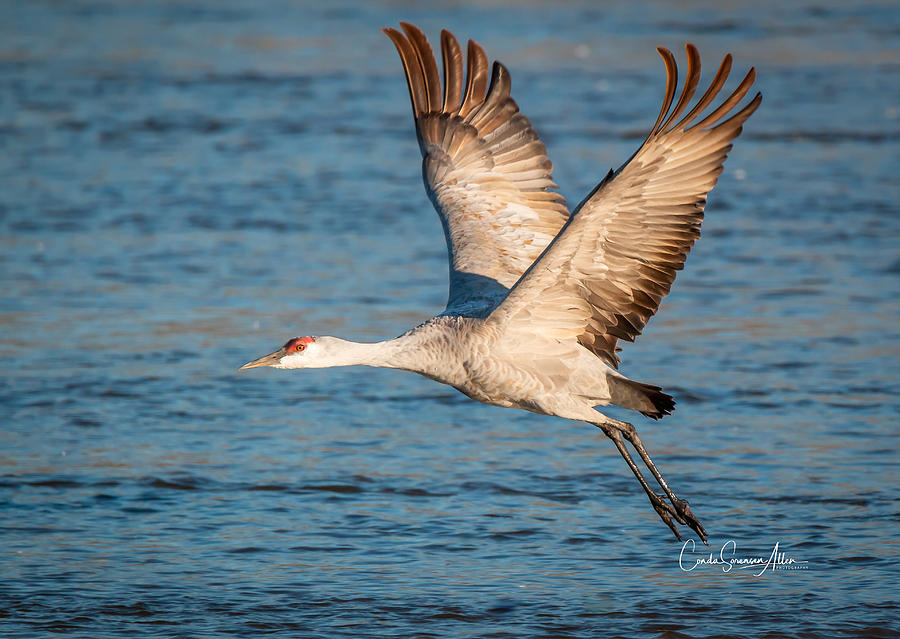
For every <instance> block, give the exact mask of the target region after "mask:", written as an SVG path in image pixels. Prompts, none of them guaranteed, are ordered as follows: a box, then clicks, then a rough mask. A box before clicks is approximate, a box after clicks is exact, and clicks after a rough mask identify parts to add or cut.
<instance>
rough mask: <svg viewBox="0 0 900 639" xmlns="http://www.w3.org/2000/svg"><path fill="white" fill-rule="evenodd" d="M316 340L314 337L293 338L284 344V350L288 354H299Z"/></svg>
mask: <svg viewBox="0 0 900 639" xmlns="http://www.w3.org/2000/svg"><path fill="white" fill-rule="evenodd" d="M315 341H316V339H315V338H314V337H295V338H293V339H289V340H288V341H287V342H285V343H284V347H283V348H284V350H285V351H287V352H288V353H299V352H301V351H303V350H306V345H307V344H312V343H313V342H315Z"/></svg>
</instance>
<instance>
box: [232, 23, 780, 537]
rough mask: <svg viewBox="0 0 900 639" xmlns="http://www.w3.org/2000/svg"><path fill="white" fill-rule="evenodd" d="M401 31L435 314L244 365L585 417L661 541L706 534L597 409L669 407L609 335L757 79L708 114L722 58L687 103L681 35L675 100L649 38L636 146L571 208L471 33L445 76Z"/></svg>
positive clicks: (725, 143) (651, 272)
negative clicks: (649, 94)
mask: <svg viewBox="0 0 900 639" xmlns="http://www.w3.org/2000/svg"><path fill="white" fill-rule="evenodd" d="M400 27H401V28H402V31H400V30H397V29H393V28H387V29H384V33H385V34H387V36H388V37H389V38H390V39H391V40H392V41H393V43H394V45H395V46H396V47H397V51H398V52H399V53H400V59H401V61H402V63H403V69H404V71H405V72H406V80H407V84H408V87H409V95H410V99H411V101H412V110H413V116H414V118H415V128H416V136H417V138H418V141H419V147H420V148H421V151H422V155H423V158H424V159H423V163H422V173H423V177H424V181H425V189H426V191H427V192H428V196H429V198H430V199H431V202H432V204H433V205H434V208H435V209H436V210H437V213H438V215H439V216H440V219H441V223H442V226H443V229H444V236H445V239H446V242H447V249H448V253H449V262H450V292H449V296H448V301H447V306H446V308H445V309H444V311H443V312H442V313H440V314H439V315H437V316H435V317H433V318H431V319H430V320H428V321H426V322H425V323H423V324H421V325H419V326H417V327H415V328H413V329H412V330H410V331H408V332H406V333H404V334H403V335H401V336H399V337H397V338H395V339H390V340H386V341H383V342H378V343H358V342H352V341H347V340H343V339H338V338H336V337H325V336H316V337H295V338H293V339H290V340H288V341H287V342H286V343H285V344H284V346H282V347H281V348H279V349H278V350H277V351H275V352H274V353H271V354H269V355H266V356H264V357H261V358H259V359H256V360H254V361H252V362H249V363H247V364H245V365H244V366H242V367H241V369H242V370H243V369H247V368H256V367H260V366H271V367H273V368H283V369H292V368H322V367H330V366H352V365H363V366H381V367H387V368H397V369H403V370H408V371H412V372H415V373H419V374H420V375H424V376H426V377H429V378H431V379H433V380H435V381H438V382H441V383H443V384H448V385H450V386H453V387H454V388H456V389H457V390H459V391H460V392H462V393H463V394H465V395H467V396H468V397H471V398H472V399H475V400H477V401H480V402H484V403H486V404H492V405H495V406H503V407H509V408H522V409H525V410H528V411H532V412H535V413H540V414H543V415H555V416H557V417H563V418H566V419H573V420H581V421H584V422H587V423H589V424H593V425H594V426H596V427H598V428H599V429H600V430H602V431H603V433H604V434H605V435H606V436H607V437H609V438H610V439H611V440H612V442H613V444H615V446H616V448H617V449H618V451H619V453H620V454H621V455H622V457H623V458H624V460H625V462H626V463H627V464H628V466H629V468H630V469H631V471H632V473H634V475H635V477H636V478H637V480H638V482H640V485H641V487H642V488H643V490H644V492H646V494H647V497H648V498H649V500H650V503H651V504H652V506H653V509H654V510H655V511H656V513H657V514H658V515H659V517H660V518H661V519H662V520H663V522H665V523H666V524H667V525H668V526H669V528H670V529H671V530H672V532H673V533H674V534H675V536H676V537H677V538H678V539H681V535H680V532H679V528H678V526H677V524H681V525H684V526H687V527H689V528H690V529H692V530H693V531H694V532H695V533H696V534H697V535H698V536H699V537H700V538H701V539H702V540H703V541H704V542H706V539H707V537H706V531H705V530H704V528H703V526H702V525H701V523H700V521H699V520H698V519H697V518H696V516H695V515H694V514H693V512H692V511H691V508H690V506H689V504H688V502H687V501H686V500H684V499H681V498H679V497H678V496H676V494H675V493H674V492H673V491H672V489H671V488H670V487H669V485H668V484H667V483H666V480H665V479H664V478H663V476H662V474H661V473H660V472H659V470H657V468H656V466H655V465H654V463H653V461H652V460H651V459H650V455H649V453H648V452H647V449H646V448H645V447H644V444H643V442H642V441H641V438H640V437H639V436H638V434H637V431H636V430H635V428H634V426H633V425H632V424H630V423H628V422H624V421H620V420H617V419H612V418H610V417H607V416H606V415H604V414H603V413H601V412H599V411H598V410H596V407H598V406H609V405H611V404H615V405H617V406H621V407H624V408H626V409H630V410H634V411H637V412H639V413H641V414H643V415H645V416H647V417H650V418H653V419H659V418H661V417H663V416H664V415H668V414H670V413H671V412H672V410H673V409H674V406H675V401H674V400H673V398H672V397H671V396H670V395H667V394H666V393H664V392H663V391H662V390H661V388H660V387H659V386H654V385H651V384H646V383H642V382H638V381H634V380H631V379H629V378H627V377H625V376H624V375H623V374H622V373H620V372H619V371H618V366H619V362H620V360H619V356H618V352H619V351H620V350H621V349H620V348H619V347H618V343H619V341H620V340H624V341H628V342H631V341H634V339H635V338H636V337H637V336H638V335H640V333H641V331H642V330H643V328H644V326H645V325H646V324H647V322H648V320H649V319H650V318H651V317H652V316H653V315H654V314H655V313H656V311H657V309H658V308H659V304H660V301H661V300H662V298H663V297H665V295H666V294H668V292H669V289H670V287H671V286H672V282H673V281H674V279H675V274H676V272H677V271H678V270H679V269H681V268H682V266H683V264H684V261H685V259H686V257H687V254H688V252H689V251H690V250H691V247H692V245H693V244H694V241H695V240H696V239H697V238H698V237H700V223H701V220H702V219H703V210H704V206H705V204H706V196H707V193H709V191H710V190H711V189H712V188H713V186H715V184H716V180H717V179H718V176H719V174H720V173H721V172H722V166H723V163H724V161H725V158H726V156H727V155H728V151H729V150H730V149H731V142H732V140H734V139H735V138H736V137H737V136H738V135H739V134H740V133H741V128H742V126H743V124H744V121H745V120H747V118H748V117H750V115H751V114H752V113H753V112H754V111H755V110H756V108H757V107H758V106H759V103H760V101H761V99H762V96H761V95H760V94H759V93H757V94H756V95H755V97H753V98H752V99H751V100H749V101H748V102H747V103H746V104H745V105H744V106H743V107H741V108H738V106H739V103H741V101H742V100H743V98H744V97H745V96H746V95H747V93H748V91H749V90H750V87H751V85H752V84H753V82H754V80H755V77H756V74H755V71H754V70H753V69H752V68H751V69H750V71H749V72H748V73H747V75H746V76H745V77H744V79H743V80H742V81H741V82H740V84H739V85H738V87H737V88H736V89H735V90H734V92H733V93H731V94H730V95H728V96H727V97H726V98H724V99H720V101H718V104H717V105H716V106H714V107H713V108H711V109H710V110H709V112H708V113H705V111H706V110H707V107H710V105H712V104H713V102H714V101H716V98H717V96H718V95H719V93H720V91H721V89H722V87H723V85H724V84H725V81H726V79H727V78H728V75H729V72H730V70H731V64H732V58H731V55H730V54H729V55H726V56H725V58H724V60H723V61H722V63H721V65H720V66H719V69H718V71H717V72H716V74H715V77H714V78H713V80H712V83H711V84H710V85H709V87H708V88H707V89H706V91H705V92H704V93H703V95H702V96H701V97H700V99H699V100H697V101H696V103H694V104H693V106H691V102H692V99H693V97H694V94H695V92H696V90H697V86H698V84H699V82H700V56H699V53H698V52H697V48H696V47H695V46H694V45H692V44H688V45H686V52H687V74H686V75H687V77H686V79H685V82H684V86H683V88H682V89H681V93H680V95H678V99H677V101H676V89H677V85H678V80H677V68H676V64H675V57H674V56H673V55H672V53H671V52H670V51H669V50H668V49H665V48H663V47H659V48H658V49H657V51H658V52H659V54H660V55H661V56H662V58H663V61H664V62H665V66H666V90H665V94H664V97H663V102H662V108H661V109H660V111H659V116H658V117H657V119H656V123H655V124H654V125H653V127H652V128H651V129H650V133H649V134H648V135H647V138H646V140H645V141H644V142H643V144H642V145H641V146H640V148H638V150H637V151H636V152H635V153H634V155H632V156H631V158H630V159H629V160H628V161H627V162H625V163H624V164H623V165H622V166H621V167H619V168H618V169H617V170H614V171H613V170H610V171H609V173H608V174H606V176H605V177H604V178H603V179H602V180H601V181H600V183H599V184H598V185H597V186H596V187H595V188H594V189H593V190H592V191H591V192H590V193H589V194H588V195H587V196H586V197H585V198H584V200H582V202H581V204H579V205H578V206H577V207H576V208H575V210H574V211H572V212H571V213H570V212H569V210H568V209H567V207H566V203H565V200H564V199H563V197H562V196H561V195H560V194H558V193H557V192H556V191H555V190H554V189H555V188H556V184H554V182H553V178H552V176H551V163H550V160H549V158H548V157H547V151H546V148H545V147H544V145H543V143H542V142H541V141H540V139H539V138H538V135H537V133H536V132H535V130H534V129H533V128H532V126H531V123H530V122H529V121H528V119H527V118H526V117H525V116H524V115H522V114H521V113H520V112H519V108H518V106H517V105H516V103H515V101H513V99H512V98H511V97H510V75H509V71H508V70H507V69H506V67H505V66H503V65H502V64H501V63H499V62H494V63H493V66H492V67H490V66H489V65H488V60H487V57H486V56H485V53H484V50H483V49H482V48H481V47H480V46H479V45H478V44H476V43H475V42H473V41H471V40H469V42H468V47H467V49H468V50H467V55H466V56H465V57H464V56H463V53H462V50H461V48H460V45H459V42H458V41H457V39H456V38H455V37H454V36H453V35H452V34H451V33H450V32H449V31H446V30H444V31H442V32H441V57H442V62H443V82H442V81H441V76H440V74H439V72H438V66H437V62H436V60H435V56H434V53H433V52H432V49H431V46H430V45H429V43H428V40H427V38H426V37H425V35H424V34H423V33H422V31H420V30H419V29H418V28H417V27H415V26H414V25H412V24H408V23H405V22H401V23H400ZM464 67H465V69H464ZM673 103H674V106H673ZM688 107H690V108H688ZM682 114H684V115H682ZM626 443H628V444H630V445H631V447H632V448H633V449H634V451H635V452H636V453H637V455H638V457H639V458H640V460H641V462H642V463H643V465H644V466H646V469H647V470H649V472H650V475H651V479H650V481H648V480H647V479H646V478H645V476H644V471H643V470H642V469H641V468H640V467H639V466H638V464H637V463H636V462H635V460H634V459H633V457H632V454H631V452H629V449H628V447H627V446H626ZM651 482H652V483H653V484H655V485H657V486H658V488H654V487H653V486H651ZM657 490H661V491H662V493H661V494H659V493H658V492H657Z"/></svg>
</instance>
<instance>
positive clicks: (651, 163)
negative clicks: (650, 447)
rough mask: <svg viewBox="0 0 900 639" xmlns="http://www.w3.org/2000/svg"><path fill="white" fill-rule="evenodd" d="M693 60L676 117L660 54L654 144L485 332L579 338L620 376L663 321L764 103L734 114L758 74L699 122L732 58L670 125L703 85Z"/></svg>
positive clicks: (613, 178)
mask: <svg viewBox="0 0 900 639" xmlns="http://www.w3.org/2000/svg"><path fill="white" fill-rule="evenodd" d="M686 50H687V78H686V80H685V84H684V87H683V89H682V92H681V96H680V98H679V99H678V102H677V103H675V106H674V107H672V104H673V102H675V92H676V88H677V84H678V81H677V73H678V71H677V66H676V64H675V57H674V56H673V55H672V53H671V52H670V51H669V50H668V49H665V48H659V49H658V51H659V53H660V55H661V56H662V58H663V62H664V64H665V66H666V91H665V95H664V98H663V102H662V107H661V109H660V112H659V116H658V117H657V119H656V123H655V124H654V125H653V128H652V129H651V130H650V133H649V135H648V136H647V139H646V140H645V141H644V143H643V144H642V145H641V147H640V148H639V149H638V150H637V152H635V154H634V155H633V156H632V157H631V159H630V160H629V161H628V162H626V163H625V164H624V165H623V166H622V167H620V168H619V170H618V171H616V172H615V173H613V172H610V174H609V175H607V177H606V178H605V179H604V180H603V181H602V182H601V183H600V184H599V185H597V187H596V188H595V189H594V190H593V191H592V192H591V193H590V194H589V195H588V197H587V198H585V200H584V201H583V202H582V203H581V204H580V205H579V207H578V208H577V209H576V211H575V213H573V214H572V217H571V218H570V219H569V221H568V222H567V224H566V226H565V227H564V228H563V229H562V231H561V232H560V233H559V234H558V235H557V237H556V238H555V239H554V240H553V242H552V243H551V244H550V246H549V247H548V248H547V249H546V250H545V251H544V253H543V254H542V256H541V257H540V258H539V259H538V260H537V261H536V262H535V264H534V265H533V266H532V267H531V268H530V269H529V270H528V271H527V272H526V273H525V274H524V275H523V276H522V278H521V279H520V280H519V282H518V283H517V284H516V285H515V287H513V289H512V290H511V291H510V293H509V295H508V296H507V298H506V300H504V301H503V303H502V304H500V305H499V306H498V308H497V309H496V310H495V311H494V312H493V313H492V314H491V315H490V316H489V318H488V322H492V323H494V324H495V326H498V327H500V328H501V329H502V330H504V331H507V332H511V333H515V332H516V331H542V332H544V331H545V330H546V331H548V334H549V333H552V334H553V335H555V336H557V337H563V336H564V337H569V338H575V339H577V340H578V341H579V342H580V343H581V344H582V345H583V346H584V347H585V348H587V349H589V350H591V351H592V352H594V353H595V354H596V355H597V356H598V357H600V358H601V359H603V360H604V361H605V362H606V363H607V364H609V365H610V366H613V367H615V366H617V365H618V362H619V358H618V356H617V355H616V352H617V351H618V350H619V349H618V348H617V346H616V344H617V341H618V340H620V339H621V340H626V341H634V339H635V337H637V336H638V335H639V334H640V333H641V331H642V330H643V328H644V326H645V325H646V324H647V322H648V321H649V319H650V318H651V317H652V316H653V315H654V314H655V313H656V311H657V310H658V308H659V305H660V302H661V301H662V299H663V297H665V296H666V295H667V294H668V292H669V289H670V288H671V286H672V283H673V281H674V280H675V274H676V273H677V271H678V270H680V269H681V268H683V266H684V262H685V260H686V259H687V255H688V253H689V252H690V250H691V247H692V246H693V244H694V242H695V241H696V239H697V238H698V237H700V224H701V222H702V219H703V211H704V208H705V205H706V196H707V194H708V192H709V191H710V190H711V189H712V188H713V187H714V186H715V184H716V181H717V179H718V177H719V175H720V174H721V172H722V168H723V163H724V162H725V158H726V157H727V155H728V152H729V151H730V150H731V146H732V144H731V142H732V140H734V139H735V138H736V137H737V136H738V135H740V133H741V130H742V127H743V124H744V122H745V121H746V120H747V118H749V117H750V115H752V113H753V112H754V111H755V110H756V108H757V107H758V106H759V103H760V101H761V99H762V96H761V95H760V94H759V93H757V94H756V96H755V97H754V98H753V99H752V100H750V101H749V103H748V104H746V106H744V107H743V108H741V109H739V110H737V111H735V107H737V105H738V104H739V103H740V102H741V100H743V98H744V97H745V96H746V95H747V93H748V92H749V90H750V87H751V86H752V85H753V82H754V81H755V79H756V72H755V71H754V70H753V69H752V68H751V69H750V71H749V72H748V73H747V75H746V76H745V77H744V79H743V80H742V81H741V82H740V84H739V85H738V87H737V88H736V89H735V90H734V91H733V92H732V93H731V94H730V95H728V96H727V97H726V98H725V99H724V100H723V101H722V102H721V104H720V105H719V106H717V107H716V108H715V109H713V110H712V111H711V112H710V113H709V115H707V116H705V117H703V118H702V119H701V120H699V121H697V122H695V120H696V119H697V118H698V117H699V116H700V114H701V113H703V111H704V110H705V109H706V108H707V107H708V106H709V105H710V104H712V102H713V101H714V100H715V98H716V96H717V95H718V94H719V92H720V91H721V90H722V87H723V86H724V85H725V82H726V80H727V78H728V75H729V73H730V71H731V65H732V58H731V55H730V54H729V55H726V56H725V58H724V60H723V61H722V64H721V65H720V66H719V70H718V71H717V72H716V75H715V77H714V78H713V80H712V82H711V84H710V86H709V88H708V89H707V90H706V92H705V93H704V94H703V96H702V97H701V98H700V99H699V101H698V102H697V104H696V105H695V106H694V107H693V108H691V110H690V111H688V113H687V115H685V116H684V117H683V118H682V119H681V120H680V121H678V122H677V123H676V124H672V123H673V122H675V121H676V120H677V119H678V117H679V116H680V115H681V113H682V112H683V111H684V110H685V109H686V108H687V107H688V105H689V104H690V101H691V100H692V99H693V97H694V94H695V93H696V90H697V87H698V85H699V81H700V56H699V54H698V52H697V49H696V47H694V46H693V45H691V44H688V45H687V47H686ZM551 308H553V309H556V311H555V312H552V313H551ZM561 308H562V309H565V310H566V313H567V314H568V318H567V319H565V320H561V319H559V317H558V310H559V309H561ZM545 318H549V319H545ZM553 322H556V325H555V326H553V327H550V326H549V324H550V323H553Z"/></svg>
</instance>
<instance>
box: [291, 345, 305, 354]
mask: <svg viewBox="0 0 900 639" xmlns="http://www.w3.org/2000/svg"><path fill="white" fill-rule="evenodd" d="M294 350H295V351H297V352H298V353H299V352H300V351H303V350H306V344H302V343H301V344H297V345H296V346H295V347H294Z"/></svg>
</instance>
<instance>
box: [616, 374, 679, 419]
mask: <svg viewBox="0 0 900 639" xmlns="http://www.w3.org/2000/svg"><path fill="white" fill-rule="evenodd" d="M608 381H609V391H610V395H611V398H610V399H612V403H613V404H616V405H617V406H621V407H622V408H629V409H631V410H636V411H638V412H639V413H641V414H642V415H645V416H647V417H650V418H652V419H659V418H660V417H663V416H664V415H671V414H672V411H673V410H675V399H674V398H673V397H672V396H671V395H667V394H666V393H664V392H662V388H660V387H659V386H653V385H651V384H644V383H641V382H635V381H633V380H630V379H627V378H625V377H609V378H608Z"/></svg>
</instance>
